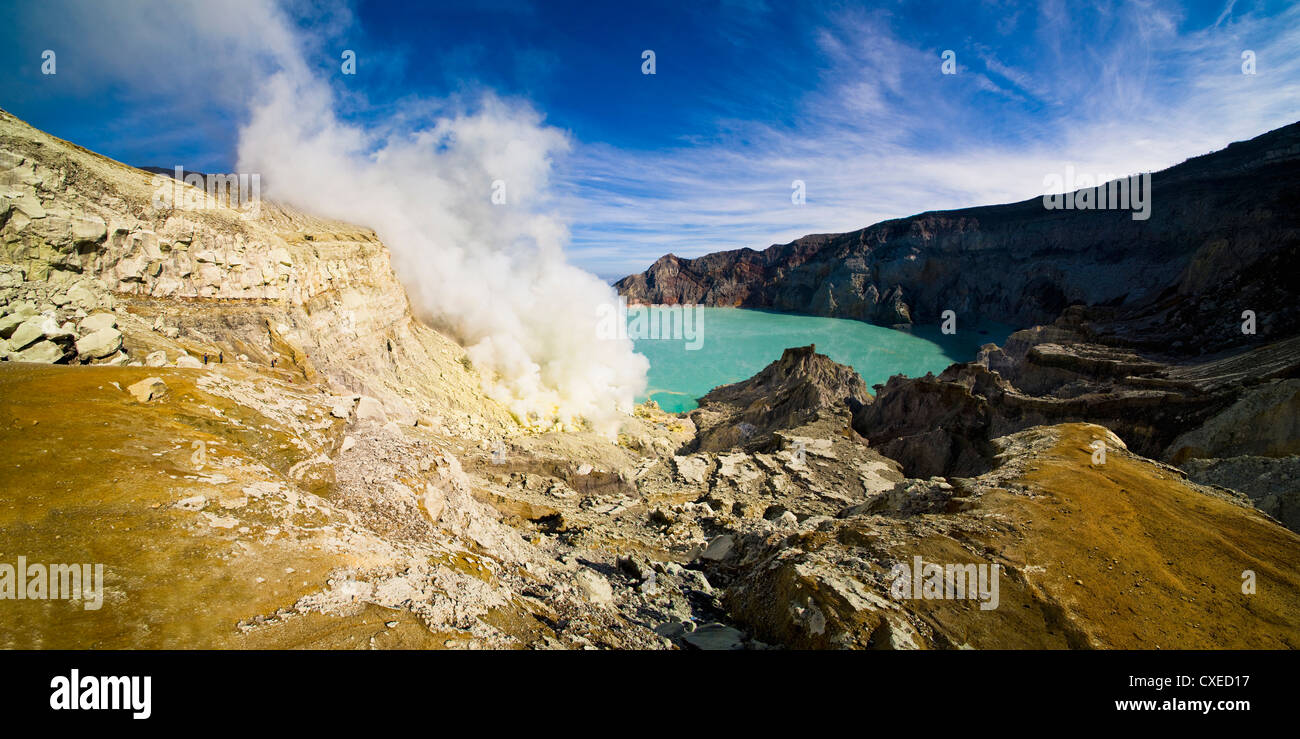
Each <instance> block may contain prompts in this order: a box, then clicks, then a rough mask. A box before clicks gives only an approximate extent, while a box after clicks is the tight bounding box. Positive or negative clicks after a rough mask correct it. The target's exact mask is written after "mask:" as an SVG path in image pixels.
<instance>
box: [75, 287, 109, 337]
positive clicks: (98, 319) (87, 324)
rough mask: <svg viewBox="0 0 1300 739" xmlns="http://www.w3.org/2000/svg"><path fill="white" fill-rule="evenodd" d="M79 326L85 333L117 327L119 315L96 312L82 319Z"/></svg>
mask: <svg viewBox="0 0 1300 739" xmlns="http://www.w3.org/2000/svg"><path fill="white" fill-rule="evenodd" d="M69 294H71V293H69ZM78 328H80V329H81V333H83V334H89V333H94V332H96V331H98V330H100V329H104V328H117V316H114V315H113V314H112V313H94V314H92V315H89V316H87V317H86V318H84V319H82V321H81V325H80V326H79V327H78Z"/></svg>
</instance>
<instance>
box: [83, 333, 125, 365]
mask: <svg viewBox="0 0 1300 739" xmlns="http://www.w3.org/2000/svg"><path fill="white" fill-rule="evenodd" d="M121 347H122V332H121V331H118V330H117V329H115V328H101V329H99V330H98V331H95V332H93V333H89V334H86V335H85V336H83V337H81V338H80V339H77V358H78V359H81V360H90V359H103V358H104V357H108V356H111V355H113V354H115V353H117V350H118V349H120V348H121Z"/></svg>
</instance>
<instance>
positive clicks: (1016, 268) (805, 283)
mask: <svg viewBox="0 0 1300 739" xmlns="http://www.w3.org/2000/svg"><path fill="white" fill-rule="evenodd" d="M1151 181H1152V190H1153V192H1152V197H1151V204H1152V208H1151V214H1150V218H1149V219H1148V220H1134V219H1133V218H1132V217H1131V211H1129V210H1048V209H1046V208H1044V206H1043V202H1042V199H1041V198H1035V199H1032V200H1026V201H1024V202H1020V203H1013V204H1008V205H995V206H986V207H978V208H966V209H962V210H953V211H938V212H930V213H922V214H919V215H915V216H911V217H908V218H900V219H897V220H892V221H885V222H883V223H878V224H876V225H873V226H870V227H868V228H864V229H862V230H859V231H853V232H850V233H844V234H817V235H811V236H805V237H803V238H801V239H798V240H796V241H793V242H791V243H789V244H784V245H776V246H772V247H769V248H767V249H765V250H763V251H755V250H753V249H740V250H735V251H726V252H717V253H714V254H709V255H706V256H703V257H699V258H696V259H681V258H678V257H675V256H673V255H671V254H670V255H667V256H665V257H663V258H661V259H660V260H658V261H657V262H655V263H654V265H653V266H651V267H650V269H648V270H647V271H646V272H644V273H642V274H638V275H631V276H628V277H625V278H623V279H622V280H620V281H619V282H618V283H616V286H617V288H618V289H619V291H620V293H621V294H623V295H625V296H627V297H628V299H629V300H630V301H632V302H643V303H702V304H706V305H719V306H741V307H750V308H770V309H775V310H782V311H789V312H795V313H808V314H813V315H821V316H838V317H842V318H853V319H857V320H861V321H867V322H871V323H876V324H880V325H897V324H909V323H921V324H930V323H938V322H939V321H940V316H941V314H942V313H943V311H946V310H951V311H954V313H955V314H956V315H957V316H958V317H959V319H960V321H972V320H976V319H980V318H983V319H992V320H996V321H1001V322H1004V323H1009V324H1012V325H1019V326H1031V325H1034V324H1042V323H1049V322H1051V321H1053V320H1055V319H1056V318H1057V317H1058V316H1059V315H1060V314H1061V312H1062V311H1063V310H1064V309H1065V308H1067V307H1068V306H1071V305H1089V306H1108V307H1111V308H1114V309H1115V316H1114V319H1115V320H1116V321H1117V322H1118V324H1119V325H1116V326H1115V327H1113V331H1114V332H1115V333H1116V334H1118V335H1121V336H1125V337H1127V338H1128V339H1129V340H1131V341H1134V342H1137V345H1138V346H1140V347H1143V348H1147V349H1154V350H1159V351H1167V352H1175V353H1179V354H1182V355H1194V354H1205V353H1213V352H1218V351H1221V350H1223V349H1227V348H1231V347H1242V346H1248V345H1254V344H1257V343H1258V342H1260V341H1273V340H1277V339H1281V338H1285V337H1287V336H1291V335H1294V334H1295V333H1296V326H1298V325H1300V321H1298V320H1297V319H1300V301H1298V300H1297V284H1296V281H1295V280H1294V279H1291V275H1294V274H1295V273H1296V272H1297V270H1298V269H1300V201H1298V200H1297V195H1296V193H1298V192H1300V123H1297V124H1292V125H1289V126H1286V127H1284V128H1281V129H1278V130H1276V131H1272V132H1269V133H1266V134H1263V135H1261V136H1259V137H1256V138H1254V139H1251V140H1250V141H1244V142H1239V143H1235V144H1232V145H1231V146H1228V147H1227V148H1226V149H1223V150H1222V151H1218V152H1214V153H1211V154H1206V155H1204V156H1200V157H1196V158H1194V159H1190V160H1188V161H1186V162H1184V163H1182V164H1180V165H1178V166H1175V167H1171V168H1169V169H1167V170H1164V171H1161V172H1156V173H1154V174H1153V175H1152V180H1151ZM1246 310H1250V311H1253V312H1254V313H1255V315H1256V317H1257V321H1258V327H1257V329H1258V332H1257V334H1255V335H1245V334H1243V333H1242V331H1241V330H1240V324H1241V321H1242V318H1241V316H1242V313H1243V311H1246Z"/></svg>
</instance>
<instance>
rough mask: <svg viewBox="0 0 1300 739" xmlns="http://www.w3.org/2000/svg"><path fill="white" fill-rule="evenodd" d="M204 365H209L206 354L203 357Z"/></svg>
mask: <svg viewBox="0 0 1300 739" xmlns="http://www.w3.org/2000/svg"><path fill="white" fill-rule="evenodd" d="M203 363H204V364H207V363H208V355H206V354H204V355H203Z"/></svg>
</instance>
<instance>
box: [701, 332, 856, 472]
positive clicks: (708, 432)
mask: <svg viewBox="0 0 1300 739" xmlns="http://www.w3.org/2000/svg"><path fill="white" fill-rule="evenodd" d="M699 402H700V407H699V408H697V409H695V410H693V411H691V413H690V418H691V420H692V421H693V422H694V423H695V427H696V428H697V429H698V433H697V434H696V437H695V440H694V442H693V444H692V446H691V448H692V449H694V450H696V451H720V450H723V449H729V448H731V447H734V446H738V445H742V444H746V445H749V444H760V445H761V444H763V443H764V442H765V441H766V440H767V439H768V438H769V437H770V436H771V433H772V432H773V431H775V430H777V429H787V428H794V427H795V426H799V425H802V424H804V423H807V422H808V421H811V420H812V419H813V418H815V417H816V416H817V414H818V412H820V411H825V410H834V411H838V412H841V413H845V412H847V413H852V412H853V411H855V410H857V409H858V408H859V407H861V406H862V405H863V404H865V403H869V402H871V394H870V393H868V392H867V386H866V384H865V383H863V382H862V378H861V377H859V376H858V374H857V373H856V372H854V371H853V369H852V368H850V367H846V366H844V365H842V364H839V363H837V362H835V361H833V360H831V359H830V358H829V357H827V356H825V355H824V354H818V353H817V352H816V346H812V345H810V346H804V347H797V348H791V349H786V350H785V352H784V353H782V355H781V358H780V359H778V360H777V361H775V362H773V363H771V364H769V365H768V366H767V367H765V368H763V369H762V370H761V371H760V372H759V373H758V374H756V375H754V376H753V377H751V378H749V379H748V380H744V381H742V382H737V383H733V384H731V385H723V386H721V387H716V388H714V389H713V390H711V391H709V393H708V394H706V395H705V396H704V397H702V398H700V399H699Z"/></svg>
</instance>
